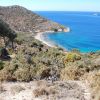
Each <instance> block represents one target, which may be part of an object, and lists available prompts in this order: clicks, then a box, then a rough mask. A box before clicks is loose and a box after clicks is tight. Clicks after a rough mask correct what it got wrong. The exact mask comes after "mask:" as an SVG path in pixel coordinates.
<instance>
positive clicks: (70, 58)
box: [65, 52, 81, 62]
mask: <svg viewBox="0 0 100 100" xmlns="http://www.w3.org/2000/svg"><path fill="white" fill-rule="evenodd" d="M80 59H81V56H80V55H79V54H77V53H72V52H71V53H68V54H67V56H66V58H65V62H74V61H75V60H80Z"/></svg>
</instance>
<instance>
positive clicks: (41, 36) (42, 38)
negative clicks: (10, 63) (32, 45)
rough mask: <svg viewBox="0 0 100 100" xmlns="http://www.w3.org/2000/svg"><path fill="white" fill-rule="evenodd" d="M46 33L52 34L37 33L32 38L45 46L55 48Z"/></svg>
mask: <svg viewBox="0 0 100 100" xmlns="http://www.w3.org/2000/svg"><path fill="white" fill-rule="evenodd" d="M48 33H54V31H45V32H39V33H37V34H36V35H35V36H34V38H35V39H37V40H39V41H41V42H42V43H44V44H46V45H47V46H49V47H54V48H56V47H57V46H56V44H55V43H53V42H52V41H50V40H49V39H48V38H47V37H46V36H45V35H46V34H48Z"/></svg>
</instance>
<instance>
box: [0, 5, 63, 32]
mask: <svg viewBox="0 0 100 100" xmlns="http://www.w3.org/2000/svg"><path fill="white" fill-rule="evenodd" d="M0 18H2V19H3V20H4V21H6V22H7V23H8V24H9V25H10V27H11V28H12V29H14V30H15V31H21V32H39V31H42V32H43V31H49V30H54V29H57V30H58V29H60V30H61V29H65V28H64V27H63V26H62V25H59V24H58V23H56V22H52V21H49V20H47V19H45V18H43V17H41V16H39V15H37V14H36V13H33V12H32V11H30V10H27V9H26V8H24V7H21V6H8V7H0Z"/></svg>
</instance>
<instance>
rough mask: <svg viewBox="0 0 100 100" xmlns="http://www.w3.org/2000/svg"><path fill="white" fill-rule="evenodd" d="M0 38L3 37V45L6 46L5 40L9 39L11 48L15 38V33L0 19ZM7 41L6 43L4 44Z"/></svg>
mask: <svg viewBox="0 0 100 100" xmlns="http://www.w3.org/2000/svg"><path fill="white" fill-rule="evenodd" d="M0 36H1V37H3V39H4V43H5V45H7V42H8V41H7V40H6V38H8V39H9V41H11V42H12V47H13V41H14V39H15V38H16V37H17V35H16V33H15V32H14V31H13V30H12V29H11V28H10V27H9V25H8V24H7V23H5V22H4V21H3V20H1V19H0ZM6 41H7V42H6Z"/></svg>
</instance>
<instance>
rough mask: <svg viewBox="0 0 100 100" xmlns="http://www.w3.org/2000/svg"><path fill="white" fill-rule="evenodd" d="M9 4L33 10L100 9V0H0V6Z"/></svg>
mask: <svg viewBox="0 0 100 100" xmlns="http://www.w3.org/2000/svg"><path fill="white" fill-rule="evenodd" d="M9 5H21V6H24V7H26V8H28V9H30V10H33V11H100V0H0V6H9Z"/></svg>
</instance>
